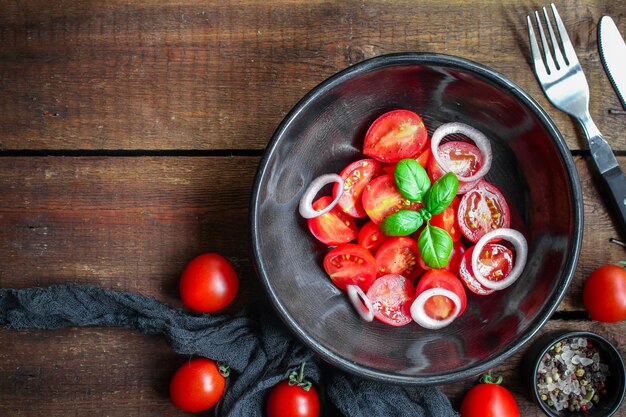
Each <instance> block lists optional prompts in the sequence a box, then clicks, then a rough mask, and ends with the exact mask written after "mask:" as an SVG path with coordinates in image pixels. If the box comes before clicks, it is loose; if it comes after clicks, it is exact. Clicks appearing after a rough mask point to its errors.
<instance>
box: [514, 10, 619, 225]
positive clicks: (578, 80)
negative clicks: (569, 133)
mask: <svg viewBox="0 0 626 417" xmlns="http://www.w3.org/2000/svg"><path fill="white" fill-rule="evenodd" d="M551 7H552V14H553V16H554V21H555V23H556V28H557V31H558V34H559V38H560V43H559V41H558V40H557V37H556V34H555V32H554V30H553V29H552V24H551V23H550V17H549V16H548V12H547V11H546V8H545V7H543V8H542V9H543V16H544V20H545V25H546V27H547V28H548V34H549V36H550V42H548V40H547V39H546V36H545V32H544V30H543V27H542V22H541V19H540V17H539V13H537V12H536V11H535V20H536V22H537V27H538V29H539V38H540V40H541V46H542V49H539V45H538V44H537V38H536V37H535V31H534V29H533V24H532V21H531V19H530V16H526V20H527V23H528V37H529V38H530V50H531V53H532V57H533V61H534V66H535V75H536V76H537V79H538V80H539V84H540V85H541V88H542V89H543V92H544V93H545V95H546V97H547V98H548V100H550V102H551V103H552V104H554V106H555V107H556V108H558V109H559V110H561V111H564V112H565V113H567V114H569V115H570V116H572V117H574V118H575V119H576V120H577V121H578V123H580V125H581V126H582V128H583V131H584V132H585V136H586V137H587V141H588V143H589V150H590V151H591V156H592V157H593V161H594V163H595V166H596V168H597V169H598V172H599V173H600V176H601V178H602V179H603V182H604V185H605V186H606V188H607V191H608V193H603V194H604V196H605V197H606V198H607V199H608V200H609V202H610V204H611V205H612V206H613V209H614V210H616V211H617V214H618V218H619V224H620V226H621V229H622V233H623V234H624V237H626V177H624V173H623V172H622V170H621V168H620V166H619V164H618V162H617V160H616V159H615V155H614V154H613V151H612V150H611V147H610V146H609V144H608V143H607V142H606V140H605V139H604V137H602V134H601V133H600V130H599V129H598V127H597V126H596V124H595V123H594V122H593V120H592V119H591V115H590V114H589V84H587V79H586V78H585V74H584V73H583V70H582V68H581V66H580V63H579V62H578V58H577V57H576V52H575V51H574V47H573V46H572V43H571V42H570V39H569V36H568V35H567V31H566V30H565V26H564V25H563V21H562V20H561V17H560V16H559V12H558V11H557V10H556V7H555V6H554V4H551ZM542 50H543V52H542Z"/></svg>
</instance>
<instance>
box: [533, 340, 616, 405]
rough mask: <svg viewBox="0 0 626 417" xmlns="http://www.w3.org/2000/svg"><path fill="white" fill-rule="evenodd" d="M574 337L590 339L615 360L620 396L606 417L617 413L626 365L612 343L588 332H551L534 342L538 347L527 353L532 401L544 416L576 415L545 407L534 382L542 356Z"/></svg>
mask: <svg viewBox="0 0 626 417" xmlns="http://www.w3.org/2000/svg"><path fill="white" fill-rule="evenodd" d="M575 337H584V338H588V339H592V341H593V342H594V343H596V344H598V345H601V346H602V349H603V350H605V351H608V352H610V354H611V356H614V357H615V358H616V359H617V360H616V362H617V363H616V364H615V366H616V368H617V373H618V374H621V378H620V381H622V385H621V395H619V397H618V398H619V400H618V401H617V402H616V403H615V404H613V405H612V406H611V407H610V410H609V412H610V414H607V417H608V416H612V415H613V414H615V412H617V410H619V408H620V406H621V405H622V402H623V401H624V393H625V392H626V383H625V382H624V376H625V375H626V365H625V364H624V359H623V358H622V355H621V354H620V352H619V351H618V350H617V348H616V347H615V345H613V343H611V342H610V341H609V340H608V339H607V338H605V337H604V336H601V335H599V334H597V333H594V332H591V331H588V330H562V331H553V332H549V333H546V334H544V335H543V336H542V337H540V338H539V339H537V340H536V341H535V343H537V344H538V347H537V350H536V351H534V350H533V352H529V353H532V358H530V361H531V362H530V363H531V364H532V369H531V372H530V381H527V382H526V383H527V384H530V391H531V392H532V395H533V400H534V402H535V403H536V404H537V405H538V406H539V408H541V411H543V413H544V414H546V415H547V416H550V417H564V416H568V415H572V416H575V415H576V414H573V413H572V414H568V413H565V414H564V413H561V412H558V411H555V410H553V409H551V408H550V407H548V406H546V405H545V403H544V402H543V401H541V399H540V398H539V393H538V392H537V384H536V383H535V381H536V380H537V369H538V368H539V363H540V362H541V358H543V355H545V353H546V352H547V351H548V350H549V349H550V347H551V346H553V345H554V344H556V343H558V342H561V341H563V340H566V339H571V338H575ZM612 369H613V368H612Z"/></svg>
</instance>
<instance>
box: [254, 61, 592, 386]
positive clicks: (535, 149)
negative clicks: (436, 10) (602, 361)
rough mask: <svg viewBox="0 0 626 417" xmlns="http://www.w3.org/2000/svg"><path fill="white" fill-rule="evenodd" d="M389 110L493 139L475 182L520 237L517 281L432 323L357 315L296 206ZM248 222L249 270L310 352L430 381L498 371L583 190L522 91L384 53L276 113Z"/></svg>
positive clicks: (527, 333)
mask: <svg viewBox="0 0 626 417" xmlns="http://www.w3.org/2000/svg"><path fill="white" fill-rule="evenodd" d="M520 65H525V64H524V63H520ZM400 108H403V109H409V110H413V111H415V112H417V113H418V114H420V115H421V116H422V118H423V119H424V122H425V124H426V126H427V128H428V130H429V132H430V133H432V131H433V130H434V129H436V128H437V127H438V126H440V125H441V124H443V123H446V122H451V121H459V122H463V123H466V124H469V125H472V126H474V127H476V128H478V129H480V130H481V131H483V132H484V133H485V134H487V136H488V137H490V138H491V139H492V147H493V153H494V163H493V166H492V168H491V171H490V172H489V174H488V175H487V180H488V181H490V182H492V183H494V184H496V185H497V186H498V187H499V188H500V189H501V190H502V192H503V193H504V194H505V196H506V198H507V200H508V203H509V206H510V209H511V224H512V227H514V228H516V229H518V230H520V231H521V232H522V233H524V235H525V236H526V238H527V240H528V243H529V261H528V264H527V265H526V268H525V271H524V273H523V275H522V277H521V278H520V279H519V280H518V282H516V283H515V284H514V285H513V286H511V287H509V288H508V289H506V290H504V291H499V292H497V293H495V294H492V295H490V296H487V297H481V296H475V295H473V294H470V293H469V291H468V307H467V310H466V311H465V313H464V314H463V316H462V317H460V318H459V319H458V320H456V321H455V322H454V323H452V324H451V325H450V326H448V327H447V328H445V329H441V330H438V331H430V330H425V329H423V328H421V327H419V326H418V325H417V324H415V323H411V324H409V325H407V326H404V327H401V328H394V327H390V326H387V325H385V324H382V323H380V322H377V321H374V322H372V323H365V322H363V321H361V320H360V319H359V317H358V315H357V314H355V312H354V311H353V309H352V307H351V306H350V304H349V302H348V300H347V297H346V296H345V294H343V293H342V292H341V291H340V290H339V289H337V288H336V287H335V286H334V285H333V284H332V283H331V281H330V280H329V278H328V276H327V275H326V273H325V272H324V270H323V268H322V260H323V258H324V255H325V254H326V253H327V248H326V247H325V246H324V245H322V244H320V243H319V242H317V241H316V240H315V238H313V236H311V234H310V233H309V230H308V228H307V224H306V221H305V220H304V219H302V218H301V217H300V215H299V214H298V202H299V200H300V198H301V196H302V194H303V192H304V190H305V189H306V187H307V186H308V185H309V183H310V182H311V181H312V180H313V179H314V178H316V177H317V176H319V175H322V174H326V173H330V172H335V173H336V172H339V171H340V170H341V169H342V168H343V167H344V166H346V165H347V164H348V163H350V162H352V161H355V160H357V159H360V158H362V154H361V148H362V145H363V138H364V135H365V132H366V130H367V128H368V127H369V125H370V124H371V123H372V122H373V121H374V120H375V119H376V118H377V117H378V116H380V115H381V114H383V113H384V112H386V111H389V110H392V109H400ZM251 229H252V249H253V253H254V261H255V266H256V269H257V271H258V274H259V276H260V278H261V280H262V281H263V284H264V285H265V287H266V289H267V291H268V294H269V297H270V299H271V301H272V304H273V305H274V307H275V309H276V311H277V312H278V314H279V315H280V316H281V318H282V319H283V320H284V322H285V323H286V324H287V325H288V326H289V328H290V329H291V330H292V331H293V332H294V333H295V334H296V335H297V336H298V337H299V338H300V339H301V340H302V341H303V342H304V343H306V344H307V345H308V346H309V347H310V348H312V349H313V350H314V351H315V352H317V353H318V354H319V355H321V356H322V357H323V358H324V359H326V360H327V361H328V362H330V363H332V364H334V365H336V366H337V367H339V368H342V369H344V370H347V371H349V372H352V373H355V374H358V375H360V376H363V377H367V378H373V379H378V380H383V381H388V382H393V383H404V384H420V385H439V384H444V383H448V382H453V381H458V380H461V379H465V378H469V377H471V376H474V375H477V374H479V373H481V372H484V371H486V370H488V369H489V368H491V367H493V366H495V365H497V364H498V363H500V362H501V361H503V360H504V359H506V358H508V357H510V356H511V355H512V354H513V353H514V352H516V351H518V350H519V349H520V347H521V346H523V345H524V343H526V342H527V341H528V340H530V338H531V337H532V336H533V335H534V334H535V333H536V332H537V331H538V330H539V329H540V328H541V327H542V326H543V325H544V323H545V322H546V321H547V320H548V318H549V317H550V315H551V314H552V312H553V311H554V310H555V309H556V307H557V306H558V304H559V302H560V301H561V299H562V297H563V295H564V293H565V290H566V289H567V287H568V285H569V283H570V280H571V277H572V274H573V272H574V268H575V266H576V262H577V259H578V254H579V250H580V243H581V237H582V193H581V190H580V184H579V180H578V175H577V172H576V168H575V167H574V163H573V160H572V157H571V154H570V152H569V150H568V148H567V146H566V144H565V142H564V141H563V138H562V137H561V135H560V133H559V131H558V130H557V128H556V127H555V125H554V123H553V122H552V121H551V120H550V118H549V117H548V115H547V114H546V113H545V112H544V111H543V110H542V109H541V108H540V107H539V105H538V104H537V103H536V102H535V101H534V100H533V99H532V98H531V97H529V96H528V95H527V94H526V93H525V92H524V91H523V90H522V89H521V88H520V87H518V86H517V85H515V84H514V83H512V82H511V81H509V80H507V79H506V78H505V77H503V76H502V75H500V74H498V73H496V72H495V71H493V70H491V69H489V68H486V67H484V66H482V65H479V64H476V63H474V62H471V61H467V60H464V59H461V58H456V57H452V56H447V55H438V54H419V53H405V54H393V55H385V56H380V57H377V58H373V59H370V60H367V61H364V62H361V63H359V64H356V65H354V66H352V67H349V68H348V69H346V70H344V71H342V72H340V73H338V74H336V75H334V76H332V77H330V78H329V79H327V80H326V81H324V82H323V83H322V84H320V85H319V86H317V87H315V88H314V89H313V90H312V91H311V92H310V93H309V94H307V95H306V96H305V97H304V98H303V99H302V100H301V101H300V102H299V103H298V104H296V106H295V107H294V108H293V109H292V110H291V112H290V113H289V114H288V115H287V116H286V117H285V119H284V120H283V122H282V123H281V124H280V126H279V127H278V129H277V130H276V132H275V133H274V136H273V138H272V140H271V142H270V143H269V146H268V148H267V150H266V153H265V155H264V157H263V160H262V161H261V164H260V166H259V170H258V172H257V177H256V181H255V184H254V189H253V195H252V200H251Z"/></svg>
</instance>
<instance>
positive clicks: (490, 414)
mask: <svg viewBox="0 0 626 417" xmlns="http://www.w3.org/2000/svg"><path fill="white" fill-rule="evenodd" d="M461 417H519V408H518V407H517V403H516V402H515V398H514V397H513V394H511V393H510V392H509V390H507V389H506V388H504V387H502V386H500V385H497V384H478V385H476V386H475V387H474V388H472V389H471V390H469V391H468V392H467V394H465V397H464V398H463V402H462V403H461Z"/></svg>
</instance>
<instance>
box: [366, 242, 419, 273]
mask: <svg viewBox="0 0 626 417" xmlns="http://www.w3.org/2000/svg"><path fill="white" fill-rule="evenodd" d="M418 257H419V255H418V250H417V242H416V241H415V240H413V239H411V238H410V237H405V236H399V237H391V238H389V239H388V240H387V241H386V242H385V243H383V244H382V245H380V248H378V250H377V251H376V255H375V259H376V271H377V274H378V276H382V275H387V274H398V275H402V276H404V277H406V278H408V279H410V280H413V279H415V278H417V276H418V275H419V274H420V273H421V272H422V270H421V268H420V267H419V264H418V262H417V260H418Z"/></svg>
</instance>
